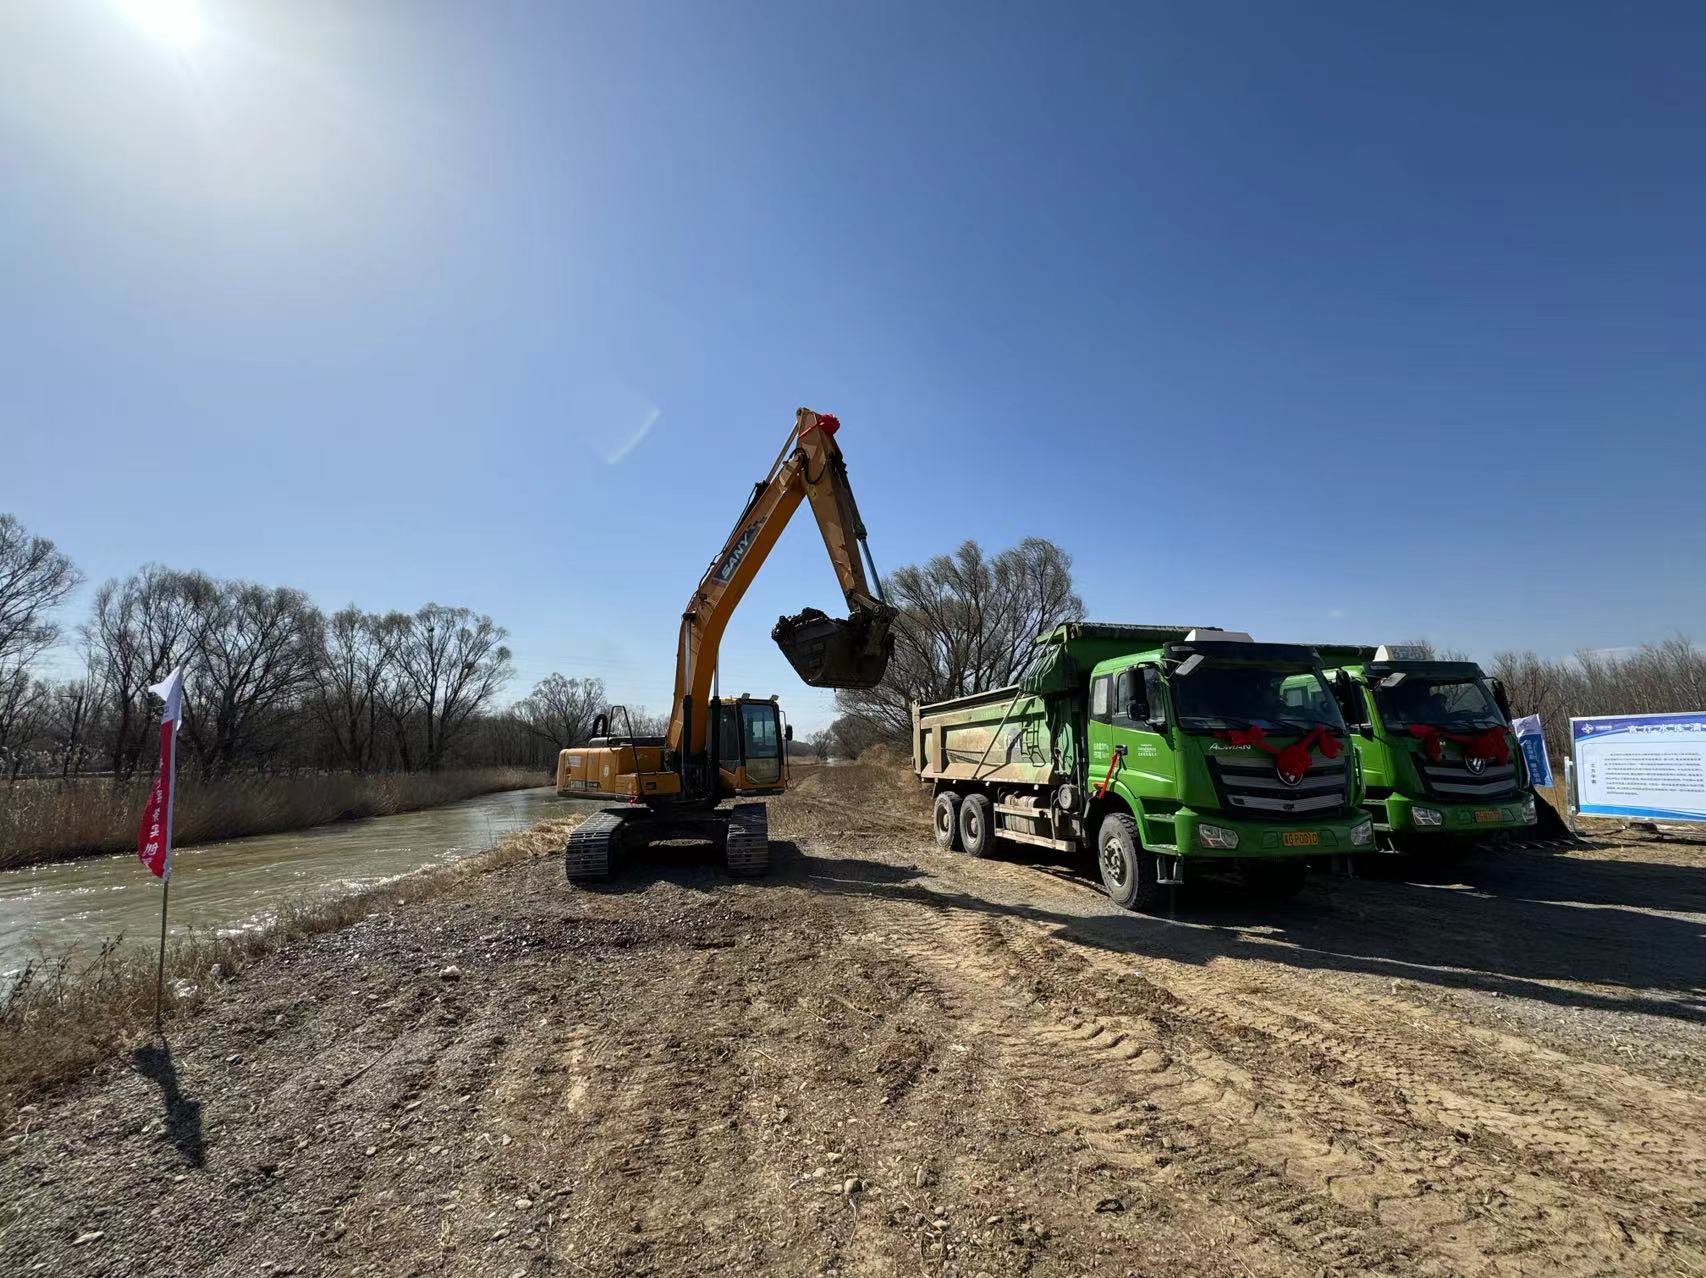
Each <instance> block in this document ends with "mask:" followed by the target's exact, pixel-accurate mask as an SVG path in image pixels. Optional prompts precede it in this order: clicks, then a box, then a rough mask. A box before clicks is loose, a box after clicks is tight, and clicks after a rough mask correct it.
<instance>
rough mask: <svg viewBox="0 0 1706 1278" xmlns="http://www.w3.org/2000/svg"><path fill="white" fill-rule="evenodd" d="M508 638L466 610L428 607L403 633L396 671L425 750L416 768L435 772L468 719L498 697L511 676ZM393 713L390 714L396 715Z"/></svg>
mask: <svg viewBox="0 0 1706 1278" xmlns="http://www.w3.org/2000/svg"><path fill="white" fill-rule="evenodd" d="M508 636H509V632H508V631H507V630H505V629H504V628H503V627H502V626H500V625H498V624H497V623H496V622H495V621H493V620H492V619H491V618H490V617H488V616H485V615H483V614H482V615H479V616H476V615H475V614H474V613H473V612H471V611H470V610H469V609H467V608H451V607H447V606H445V605H443V604H436V603H429V604H427V605H426V606H425V607H424V608H422V609H421V610H420V611H419V612H417V613H416V614H415V615H414V616H413V617H412V618H411V619H410V622H409V625H408V627H407V628H406V629H405V630H404V631H403V632H402V635H401V640H400V642H399V644H398V649H397V654H398V659H397V665H398V669H399V670H400V671H401V680H400V683H401V685H402V686H403V687H405V688H406V689H407V691H408V693H409V694H410V698H411V700H412V706H411V707H410V710H411V712H412V713H413V714H414V715H416V716H418V718H419V722H420V727H421V732H422V740H423V745H424V750H423V754H422V756H421V762H422V763H423V764H424V765H425V766H426V768H427V769H428V770H436V769H437V768H438V767H439V765H440V764H441V763H443V761H444V758H445V756H446V753H447V752H448V750H449V749H450V747H451V745H452V744H454V743H455V740H456V738H457V736H458V735H459V734H460V733H461V732H462V730H463V729H464V728H466V727H467V725H468V720H469V718H470V716H472V715H473V714H475V713H476V712H477V711H479V710H481V709H482V708H483V707H484V706H485V705H486V704H487V703H488V702H490V701H491V699H492V698H493V697H494V696H495V695H497V692H498V689H499V688H501V687H502V686H503V684H504V681H505V680H507V679H508V678H509V676H510V674H511V672H512V669H513V668H512V667H511V665H510V651H509V649H508V648H507V647H505V646H504V643H503V641H504V640H505V639H506V638H507V637H508ZM395 710H396V708H395V707H394V708H393V713H394V714H395Z"/></svg>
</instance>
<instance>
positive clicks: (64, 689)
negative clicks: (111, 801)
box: [48, 656, 106, 779]
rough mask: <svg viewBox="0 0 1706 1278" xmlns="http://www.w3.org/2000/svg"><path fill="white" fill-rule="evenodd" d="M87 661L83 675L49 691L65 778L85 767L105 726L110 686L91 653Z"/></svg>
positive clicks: (59, 767)
mask: <svg viewBox="0 0 1706 1278" xmlns="http://www.w3.org/2000/svg"><path fill="white" fill-rule="evenodd" d="M85 663H86V664H85V668H84V672H83V677H82V678H80V679H67V680H65V681H64V682H63V683H58V684H55V685H54V686H53V688H52V690H51V692H50V694H49V696H50V700H51V704H50V706H49V709H48V716H49V727H48V733H49V736H50V739H51V741H52V750H53V761H54V767H55V770H56V771H57V772H58V773H59V775H60V777H61V778H62V779H63V778H65V777H69V776H72V775H73V774H75V773H79V772H81V771H83V769H84V767H85V766H86V765H87V762H88V759H89V757H90V755H91V753H92V752H93V750H94V748H95V744H96V741H97V738H98V735H99V733H100V730H101V724H102V707H103V704H104V702H105V700H106V690H105V689H104V688H103V687H102V685H101V681H100V672H99V668H98V667H97V665H96V663H95V662H94V661H92V660H89V659H88V658H87V656H86V657H85Z"/></svg>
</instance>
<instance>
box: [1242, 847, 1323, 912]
mask: <svg viewBox="0 0 1706 1278" xmlns="http://www.w3.org/2000/svg"><path fill="white" fill-rule="evenodd" d="M1239 874H1240V876H1241V877H1242V878H1243V880H1244V890H1245V891H1247V892H1249V893H1250V894H1251V895H1252V896H1259V897H1261V898H1262V899H1263V900H1264V901H1289V900H1290V899H1291V898H1292V897H1294V896H1296V895H1297V894H1298V893H1299V892H1301V891H1302V890H1303V881H1304V879H1306V878H1307V877H1308V874H1309V867H1308V865H1307V864H1306V863H1305V862H1304V860H1303V858H1302V857H1296V858H1290V859H1287V860H1284V861H1246V862H1244V864H1243V866H1242V867H1241V868H1240V870H1239Z"/></svg>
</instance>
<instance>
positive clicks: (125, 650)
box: [81, 564, 201, 778]
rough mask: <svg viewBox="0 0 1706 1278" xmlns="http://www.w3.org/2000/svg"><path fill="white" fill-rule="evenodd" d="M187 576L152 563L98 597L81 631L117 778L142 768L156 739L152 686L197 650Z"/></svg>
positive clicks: (112, 583) (107, 585) (104, 589)
mask: <svg viewBox="0 0 1706 1278" xmlns="http://www.w3.org/2000/svg"><path fill="white" fill-rule="evenodd" d="M188 576H189V574H187V573H180V572H174V571H172V570H171V569H169V568H162V567H160V566H159V565H158V564H149V565H147V566H146V567H144V568H143V569H142V570H141V571H140V572H136V573H132V574H131V575H130V576H129V577H127V578H125V579H124V580H123V581H120V580H118V579H117V578H114V579H111V580H109V581H107V582H105V583H104V584H103V585H102V586H101V587H100V589H99V590H97V591H96V592H95V605H94V612H93V615H92V616H91V618H90V619H89V621H88V622H86V623H85V624H84V625H83V626H82V627H81V634H82V636H83V644H84V648H85V652H86V654H87V656H88V659H89V660H90V662H91V663H92V664H93V667H94V668H95V669H96V670H97V671H98V672H99V676H100V682H101V686H102V687H103V688H104V689H105V692H106V697H107V705H108V710H109V720H110V721H109V736H108V739H107V754H108V760H109V762H110V764H111V766H112V771H113V775H114V776H115V777H120V778H122V777H127V776H130V775H131V774H132V773H133V772H135V771H136V769H137V767H138V766H139V765H140V763H141V761H142V759H143V758H144V756H145V755H146V752H147V749H148V744H149V742H150V740H152V738H153V735H154V734H153V732H152V722H153V715H152V713H151V710H152V708H151V706H150V705H149V703H148V688H149V686H150V685H152V684H156V683H158V682H160V680H161V679H163V678H165V677H166V675H167V674H168V673H169V672H170V671H171V669H172V667H173V666H175V665H177V664H179V663H180V662H184V661H187V660H188V658H189V657H190V655H191V654H192V653H194V651H195V647H196V641H197V638H198V635H197V628H198V627H199V626H200V624H201V618H200V616H199V615H198V614H197V612H196V610H195V609H194V608H193V607H192V606H191V604H190V598H189V592H188V590H187V589H186V587H185V581H186V578H187V577H188Z"/></svg>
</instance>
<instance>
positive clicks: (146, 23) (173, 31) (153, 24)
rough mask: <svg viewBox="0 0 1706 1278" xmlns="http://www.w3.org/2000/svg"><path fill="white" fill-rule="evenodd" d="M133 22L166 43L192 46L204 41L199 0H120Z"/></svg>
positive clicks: (174, 46)
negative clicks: (196, 1)
mask: <svg viewBox="0 0 1706 1278" xmlns="http://www.w3.org/2000/svg"><path fill="white" fill-rule="evenodd" d="M120 7H121V8H123V9H124V11H125V13H126V14H128V15H129V17H130V19H131V21H133V22H135V23H136V25H137V26H139V27H141V28H142V29H143V30H144V31H146V32H147V33H148V34H149V35H151V36H153V37H154V38H155V39H156V40H158V41H160V42H161V43H162V44H168V45H171V46H172V47H173V48H174V49H191V48H194V47H195V45H196V44H197V43H198V42H199V41H200V40H201V36H202V25H201V14H200V13H198V12H197V11H196V6H195V0H120Z"/></svg>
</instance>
